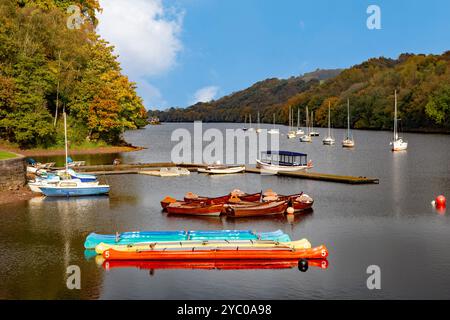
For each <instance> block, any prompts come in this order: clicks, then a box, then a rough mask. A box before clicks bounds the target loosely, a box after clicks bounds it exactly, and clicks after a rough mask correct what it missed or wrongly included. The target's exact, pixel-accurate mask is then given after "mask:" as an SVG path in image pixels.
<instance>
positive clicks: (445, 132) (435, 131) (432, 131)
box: [161, 120, 450, 135]
mask: <svg viewBox="0 0 450 320" xmlns="http://www.w3.org/2000/svg"><path fill="white" fill-rule="evenodd" d="M199 121H201V120H199ZM165 123H167V124H174V123H194V121H163V122H161V124H162V125H163V124H165ZM202 123H232V124H242V125H245V124H244V123H242V122H233V121H202ZM261 124H265V125H271V126H273V123H268V122H261ZM252 125H253V126H256V125H257V124H252ZM275 125H277V126H285V127H288V125H287V124H284V123H276V124H275ZM301 128H305V126H303V127H301ZM314 128H319V129H327V128H328V127H320V126H314ZM332 129H344V130H346V129H347V128H346V127H334V128H332ZM351 130H361V131H375V132H392V129H375V128H352V129H351ZM402 132H403V133H422V134H443V135H450V130H445V129H442V130H440V129H426V128H417V129H405V128H404V129H403V130H402Z"/></svg>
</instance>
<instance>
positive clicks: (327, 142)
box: [322, 137, 336, 146]
mask: <svg viewBox="0 0 450 320" xmlns="http://www.w3.org/2000/svg"><path fill="white" fill-rule="evenodd" d="M322 142H323V144H324V145H326V146H332V145H334V144H335V143H336V140H334V139H333V138H331V137H327V138H325V139H323V140H322Z"/></svg>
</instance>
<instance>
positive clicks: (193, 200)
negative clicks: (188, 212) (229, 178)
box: [160, 192, 261, 210]
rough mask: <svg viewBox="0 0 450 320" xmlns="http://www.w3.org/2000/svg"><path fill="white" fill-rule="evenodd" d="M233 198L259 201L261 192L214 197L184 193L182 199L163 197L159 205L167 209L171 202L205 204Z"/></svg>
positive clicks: (227, 200) (222, 202) (223, 202)
mask: <svg viewBox="0 0 450 320" xmlns="http://www.w3.org/2000/svg"><path fill="white" fill-rule="evenodd" d="M233 197H234V198H237V199H239V200H242V201H248V202H255V201H260V199H261V192H259V193H253V194H247V193H245V194H242V195H232V194H231V193H230V194H228V195H226V196H221V197H215V198H209V197H199V196H195V195H194V196H192V195H189V194H188V195H186V196H185V197H184V200H177V199H175V198H172V197H165V198H164V199H163V200H161V202H160V203H161V207H162V209H163V210H167V207H168V206H169V205H170V204H171V203H176V202H179V203H186V204H187V203H204V204H207V205H214V204H225V203H228V202H229V201H230V200H232V199H233Z"/></svg>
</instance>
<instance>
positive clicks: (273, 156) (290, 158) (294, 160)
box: [261, 150, 308, 166]
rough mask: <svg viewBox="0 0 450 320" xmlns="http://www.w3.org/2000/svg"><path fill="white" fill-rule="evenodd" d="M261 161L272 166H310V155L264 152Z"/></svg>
mask: <svg viewBox="0 0 450 320" xmlns="http://www.w3.org/2000/svg"><path fill="white" fill-rule="evenodd" d="M261 160H262V161H264V162H267V163H271V164H280V165H283V166H306V165H308V155H307V154H305V153H299V152H292V151H281V150H279V151H270V150H269V151H263V152H261Z"/></svg>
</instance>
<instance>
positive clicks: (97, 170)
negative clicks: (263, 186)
mask: <svg viewBox="0 0 450 320" xmlns="http://www.w3.org/2000/svg"><path fill="white" fill-rule="evenodd" d="M170 167H182V168H186V169H188V170H189V171H193V172H195V171H197V170H198V168H205V167H206V165H202V164H185V163H179V164H176V163H172V162H157V163H134V164H119V165H95V166H80V167H76V168H75V170H76V171H80V172H85V173H89V174H96V175H117V174H139V173H141V172H142V171H146V170H147V169H155V168H170ZM56 169H57V168H56ZM61 169H63V168H61ZM245 172H247V173H256V174H267V175H278V176H281V177H290V178H298V179H308V180H318V181H327V182H337V183H346V184H378V183H379V182H380V180H379V179H377V178H368V177H362V176H360V177H355V176H343V175H336V174H327V173H318V172H307V171H296V172H272V171H266V170H261V169H258V168H254V167H248V166H247V167H246V168H245Z"/></svg>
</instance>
